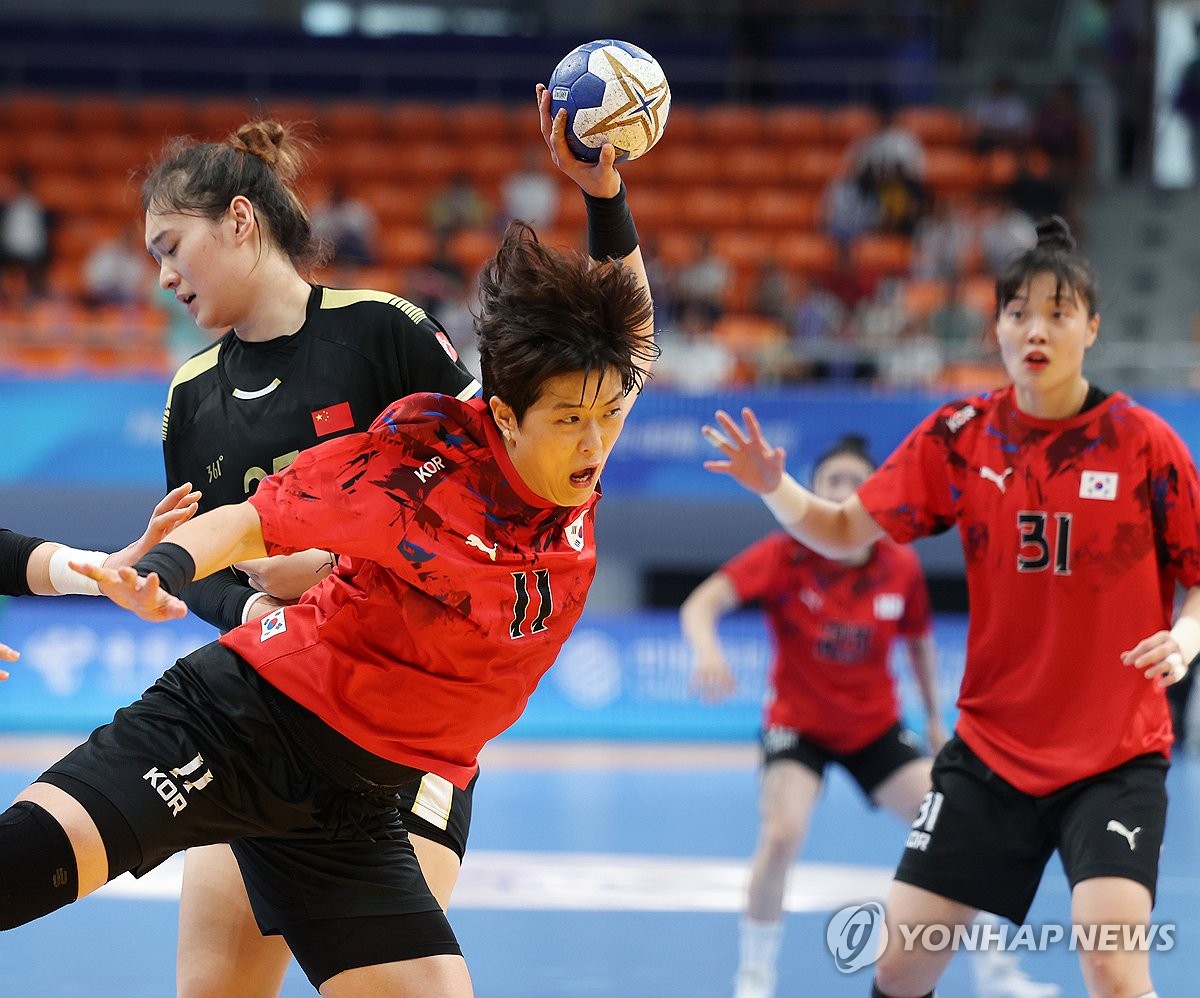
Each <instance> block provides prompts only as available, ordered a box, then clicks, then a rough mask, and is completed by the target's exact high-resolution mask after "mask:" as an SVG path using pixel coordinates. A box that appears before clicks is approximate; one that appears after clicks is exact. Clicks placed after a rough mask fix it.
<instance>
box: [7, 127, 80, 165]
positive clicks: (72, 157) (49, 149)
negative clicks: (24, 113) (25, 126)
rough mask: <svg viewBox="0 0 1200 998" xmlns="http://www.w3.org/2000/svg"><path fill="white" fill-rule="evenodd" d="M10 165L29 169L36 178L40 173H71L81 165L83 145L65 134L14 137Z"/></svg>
mask: <svg viewBox="0 0 1200 998" xmlns="http://www.w3.org/2000/svg"><path fill="white" fill-rule="evenodd" d="M7 141H11V143H12V145H13V146H14V153H15V159H14V162H15V163H18V164H23V165H24V166H27V167H29V169H30V171H31V172H32V173H33V174H34V175H36V174H38V173H40V172H42V171H44V170H56V171H62V170H75V169H79V168H81V167H82V165H83V152H84V150H85V149H86V146H87V143H85V142H81V141H80V139H79V137H78V136H76V135H72V134H71V133H70V132H67V131H61V132H60V131H33V130H27V131H25V132H23V133H18V134H17V135H14V136H13V137H12V139H11V140H7Z"/></svg>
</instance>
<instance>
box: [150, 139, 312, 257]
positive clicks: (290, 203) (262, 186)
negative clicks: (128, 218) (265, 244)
mask: <svg viewBox="0 0 1200 998" xmlns="http://www.w3.org/2000/svg"><path fill="white" fill-rule="evenodd" d="M308 149H309V143H308V142H307V141H306V140H305V139H304V138H302V137H301V135H300V134H299V129H298V127H297V126H295V125H283V124H280V123H279V122H277V121H248V122H246V124H244V125H242V126H241V127H240V128H239V129H237V131H235V132H234V133H233V134H232V135H230V136H229V137H228V138H227V139H226V140H225V141H224V142H197V141H195V140H194V139H191V138H188V137H186V136H185V137H181V138H177V139H174V140H173V141H172V142H170V143H169V144H168V145H167V147H166V149H165V150H164V152H163V155H162V157H161V158H160V159H159V160H158V162H157V163H155V164H154V165H153V166H152V167H151V169H150V172H149V174H148V175H147V176H146V178H145V180H144V181H143V182H142V210H143V211H155V212H180V213H182V214H186V215H198V216H200V217H201V218H207V219H218V218H220V217H221V216H222V215H223V214H224V213H225V211H226V210H227V209H228V208H229V203H230V202H231V201H232V200H233V199H234V198H235V197H237V196H238V195H239V194H240V195H242V196H243V197H245V198H246V199H247V200H248V201H249V202H250V203H251V204H253V205H254V209H255V211H256V212H257V214H258V215H259V218H260V220H261V221H262V222H263V223H264V228H265V229H266V230H267V234H268V238H269V239H271V240H272V241H273V242H274V243H275V244H276V245H277V246H278V247H279V248H280V249H281V250H282V251H283V252H284V253H286V254H287V255H288V257H289V258H290V259H291V260H292V262H293V263H294V264H296V265H297V266H298V267H311V266H315V265H317V264H319V263H320V262H321V260H322V257H323V256H324V255H325V251H324V247H323V246H322V245H321V244H320V241H319V240H317V239H316V238H315V237H314V235H313V231H312V222H311V220H310V218H309V214H308V210H307V209H306V208H305V207H304V204H303V203H302V202H301V201H300V198H299V197H298V196H297V195H296V192H295V191H294V190H293V189H292V187H291V183H292V181H293V180H294V179H295V178H296V176H297V175H298V174H299V172H300V169H301V168H302V167H303V165H304V157H305V154H306V153H307V152H308Z"/></svg>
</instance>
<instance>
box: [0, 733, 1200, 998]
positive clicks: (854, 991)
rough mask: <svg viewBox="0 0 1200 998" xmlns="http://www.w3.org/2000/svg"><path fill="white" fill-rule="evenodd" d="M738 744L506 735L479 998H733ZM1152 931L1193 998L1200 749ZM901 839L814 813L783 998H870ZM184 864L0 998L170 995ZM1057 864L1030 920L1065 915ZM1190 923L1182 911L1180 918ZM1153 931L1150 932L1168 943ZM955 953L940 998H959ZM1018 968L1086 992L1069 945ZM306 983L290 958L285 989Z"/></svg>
mask: <svg viewBox="0 0 1200 998" xmlns="http://www.w3.org/2000/svg"><path fill="white" fill-rule="evenodd" d="M70 744H71V743H70V742H69V741H63V740H55V739H3V740H0V793H2V794H4V795H6V798H10V797H11V796H12V795H13V794H15V793H16V792H17V791H19V790H20V789H21V788H22V787H23V786H24V785H25V784H26V783H28V782H29V780H31V779H32V778H33V777H34V776H36V775H37V773H38V772H39V771H40V767H41V765H43V764H44V763H46V762H49V761H52V759H53V758H54V757H56V756H57V754H60V753H61V752H62V751H64V750H65V749H66V748H69V747H70ZM754 767H755V757H754V752H753V749H752V747H751V746H749V745H748V744H740V743H739V744H729V743H722V744H680V743H672V744H663V745H655V744H640V743H639V744H630V743H613V744H596V743H582V744H581V743H561V742H556V743H551V742H538V741H524V740H518V739H515V738H509V739H501V740H500V741H498V742H496V743H495V744H493V745H492V746H490V747H489V750H488V752H487V754H486V755H485V756H484V759H483V775H482V777H481V779H480V781H479V785H478V789H477V792H476V798H475V824H474V828H473V829H472V836H471V845H472V848H471V851H470V852H469V854H468V858H467V861H466V863H465V865H464V868H463V873H462V878H461V880H460V881H459V886H458V889H457V892H456V894H455V901H454V903H453V904H452V906H451V911H450V917H451V922H452V923H453V924H454V926H455V929H456V931H457V932H458V935H459V938H460V941H461V942H462V944H463V949H464V951H465V953H466V955H467V959H468V961H469V964H470V967H471V972H472V976H473V978H474V982H475V990H476V994H477V995H478V996H479V998H573V996H588V998H664V996H669V998H710V996H711V998H721V996H727V995H729V994H730V993H731V987H730V983H731V978H732V975H733V970H734V963H735V958H736V925H737V918H738V915H737V909H738V906H739V904H740V898H741V892H742V885H743V883H744V878H745V871H746V857H747V856H748V855H749V853H750V851H751V849H752V847H753V842H754V835H755V827H756V816H755V815H756V812H755V807H756V785H755V784H756V774H755V768H754ZM1169 780H1170V783H1169V785H1170V790H1171V814H1170V818H1169V821H1168V830H1167V842H1166V846H1165V848H1164V853H1163V864H1162V876H1161V879H1160V890H1159V903H1158V907H1157V908H1156V921H1157V922H1162V923H1171V924H1175V925H1177V928H1176V929H1175V931H1174V935H1173V941H1174V948H1173V949H1171V950H1170V951H1167V952H1162V953H1158V954H1156V955H1155V956H1154V958H1153V967H1154V973H1155V983H1156V985H1157V987H1158V991H1159V993H1160V994H1162V995H1163V996H1176V998H1178V996H1185V995H1194V994H1197V993H1200V990H1198V989H1197V985H1196V978H1195V971H1194V961H1193V960H1191V959H1187V958H1186V957H1185V956H1184V953H1185V952H1187V951H1194V947H1195V943H1194V935H1195V932H1196V927H1197V926H1200V915H1198V914H1197V912H1200V758H1195V757H1180V758H1178V759H1177V760H1176V764H1175V766H1174V767H1173V769H1172V771H1171V774H1170V777H1169ZM903 840H904V829H903V828H902V827H901V826H900V825H899V824H898V823H897V822H896V821H895V820H894V819H892V818H890V817H888V816H887V815H885V814H881V813H875V812H872V811H870V810H869V809H868V808H867V807H865V806H864V804H863V803H862V801H861V798H860V797H859V795H858V793H857V789H856V788H855V787H854V786H853V785H852V784H850V783H849V782H848V781H847V780H846V779H844V778H843V777H842V776H841V774H840V773H838V774H835V775H834V776H833V778H831V779H830V781H829V782H828V784H827V788H826V792H825V795H824V798H823V799H822V801H821V803H820V804H819V806H818V810H817V813H816V819H815V822H814V825H813V828H812V832H811V835H810V838H809V842H808V845H807V848H806V850H805V855H804V856H803V858H802V860H801V861H800V863H799V864H798V865H797V867H796V870H795V872H794V875H793V878H792V890H791V892H790V895H789V901H788V905H789V915H788V920H787V928H786V936H785V941H784V946H783V956H782V960H781V966H780V984H779V998H792V996H796V998H808V996H813V998H825V996H831V998H832V996H840V995H857V996H865V995H866V994H868V993H869V988H870V976H869V973H870V972H869V970H862V971H859V972H857V973H854V974H851V975H843V974H841V973H840V972H839V971H838V970H837V969H836V967H835V965H834V962H833V959H832V957H831V955H830V952H829V950H828V948H827V946H826V943H825V930H826V926H827V924H828V922H829V920H830V918H831V916H832V914H833V913H834V912H835V911H837V910H838V909H839V908H841V907H843V906H845V905H847V904H849V903H851V902H854V901H861V900H866V899H870V898H879V897H882V896H883V894H884V893H885V892H886V889H887V883H888V880H889V877H890V872H891V869H892V866H893V864H894V862H895V860H896V857H897V856H898V854H899V850H900V848H901V845H902V843H903ZM178 877H179V865H178V864H177V863H175V862H172V863H170V864H167V865H165V866H164V867H162V868H160V870H159V871H156V873H155V874H153V875H151V876H149V877H146V878H144V879H143V880H142V881H140V882H134V881H133V880H132V879H131V878H129V877H124V878H121V879H119V880H118V881H116V882H114V883H113V884H111V885H109V886H108V887H106V888H105V889H104V891H102V892H101V893H100V894H98V895H96V896H94V897H91V898H88V899H86V900H84V901H83V902H81V903H78V904H75V905H72V906H70V907H68V908H67V909H65V910H63V911H60V912H57V913H55V914H54V915H51V916H49V917H48V918H46V919H43V920H42V921H40V922H38V923H35V924H33V925H28V926H24V927H22V928H20V929H16V930H13V931H10V932H7V933H4V934H2V935H0V982H3V983H2V985H0V992H2V993H3V994H4V995H14V996H21V998H81V996H87V998H163V996H168V995H171V994H172V993H173V979H174V978H173V967H174V953H175V938H176V913H177V907H178V903H177V892H178ZM1067 907H1068V892H1067V888H1066V883H1065V880H1064V878H1063V875H1062V871H1061V868H1060V867H1059V866H1058V863H1057V860H1052V861H1051V865H1050V867H1049V868H1048V870H1047V874H1046V877H1045V879H1044V881H1043V884H1042V888H1041V891H1040V893H1039V894H1038V897H1037V900H1036V902H1035V904H1034V908H1033V911H1032V913H1031V916H1030V922H1031V923H1033V924H1034V925H1044V924H1047V923H1051V922H1057V921H1061V920H1062V919H1063V918H1065V917H1066V914H1067ZM1189 912H1190V913H1191V914H1190V915H1189V914H1188V913H1189ZM1160 938H1161V937H1160ZM970 959H971V958H970V957H969V956H968V955H965V954H959V955H957V956H955V958H954V959H953V961H952V962H951V965H950V969H949V971H948V972H947V974H946V976H945V978H944V979H943V982H942V985H941V988H940V990H939V995H940V996H941V998H958V996H963V998H969V996H971V995H972V994H973V993H974V992H973V990H972V987H971V983H970V982H971V978H970V971H969V968H968V966H967V961H968V960H970ZM1022 963H1023V966H1024V967H1025V968H1026V969H1027V970H1029V971H1030V972H1031V973H1033V974H1035V975H1037V976H1039V977H1041V978H1042V979H1044V980H1051V981H1054V982H1056V983H1058V984H1060V985H1061V986H1062V988H1063V995H1064V996H1068V998H1073V996H1082V995H1083V994H1084V992H1083V988H1082V985H1081V984H1080V982H1079V974H1078V970H1077V964H1076V955H1075V954H1074V953H1071V952H1069V951H1068V950H1067V949H1066V947H1065V945H1059V946H1057V947H1052V948H1050V949H1049V950H1048V951H1046V952H1043V953H1033V954H1025V955H1023V957H1022ZM313 993H314V992H313V991H312V989H311V988H310V987H309V985H308V983H307V981H306V980H305V979H304V978H303V976H302V975H301V974H300V973H299V972H298V971H297V970H296V969H295V967H294V966H293V968H292V970H291V972H289V975H288V978H287V981H286V983H285V987H284V991H283V995H284V996H285V998H296V996H301V995H309V994H313Z"/></svg>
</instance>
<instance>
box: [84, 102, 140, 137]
mask: <svg viewBox="0 0 1200 998" xmlns="http://www.w3.org/2000/svg"><path fill="white" fill-rule="evenodd" d="M129 124H130V107H129V103H128V102H127V101H126V100H125V99H124V98H122V97H113V96H110V95H108V94H89V95H85V96H81V97H77V98H75V101H74V103H73V104H72V105H71V127H72V128H73V129H74V130H75V131H77V132H82V133H83V134H85V135H91V134H93V133H96V132H120V131H123V130H124V129H125V128H127V127H128V126H129Z"/></svg>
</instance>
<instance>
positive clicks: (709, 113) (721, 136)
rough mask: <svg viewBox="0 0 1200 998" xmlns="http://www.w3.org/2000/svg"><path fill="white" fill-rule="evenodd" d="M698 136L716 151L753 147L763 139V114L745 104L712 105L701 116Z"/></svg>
mask: <svg viewBox="0 0 1200 998" xmlns="http://www.w3.org/2000/svg"><path fill="white" fill-rule="evenodd" d="M667 121H668V122H669V121H670V117H669V116H668V118H667ZM700 135H701V139H702V140H703V141H704V142H708V143H711V144H712V145H713V146H714V147H716V148H718V149H720V148H728V147H731V146H735V145H755V144H757V143H759V142H761V141H762V140H763V137H764V127H763V113H762V111H760V110H759V109H758V108H757V107H752V106H749V105H746V104H714V105H713V106H712V107H709V108H708V109H707V110H705V111H704V112H703V113H702V114H701V117H700Z"/></svg>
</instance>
